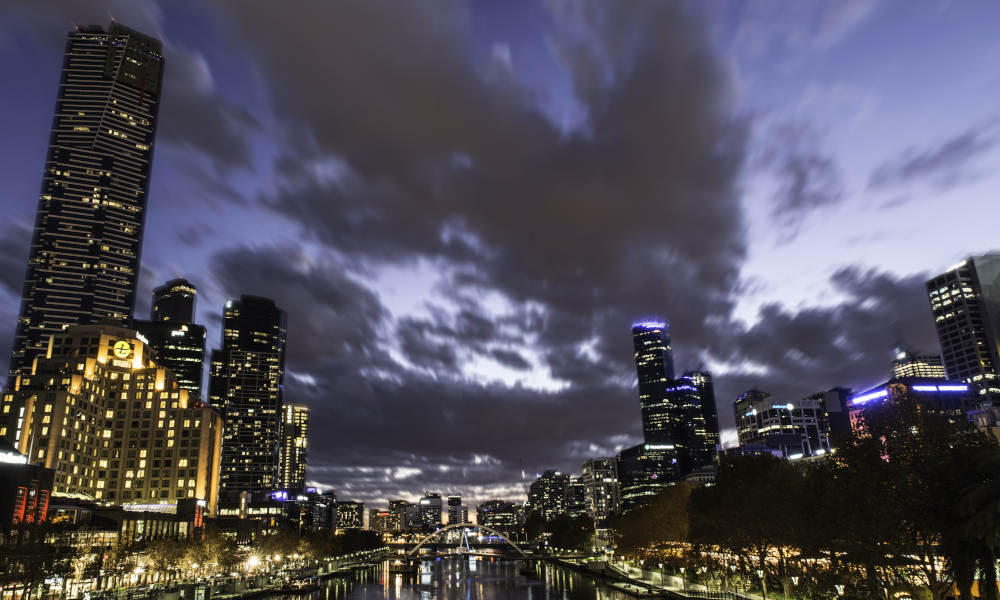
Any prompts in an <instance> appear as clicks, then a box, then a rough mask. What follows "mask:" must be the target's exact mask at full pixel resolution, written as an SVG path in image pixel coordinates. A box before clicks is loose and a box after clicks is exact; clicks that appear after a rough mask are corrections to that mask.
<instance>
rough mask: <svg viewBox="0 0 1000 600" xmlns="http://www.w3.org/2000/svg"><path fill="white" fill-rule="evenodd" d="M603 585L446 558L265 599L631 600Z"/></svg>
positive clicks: (518, 566)
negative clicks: (303, 593) (410, 569)
mask: <svg viewBox="0 0 1000 600" xmlns="http://www.w3.org/2000/svg"><path fill="white" fill-rule="evenodd" d="M632 598H633V596H629V595H627V594H624V593H622V592H619V591H617V590H614V589H611V588H609V587H608V586H607V585H605V584H604V583H602V582H597V581H594V580H593V579H592V578H591V577H589V576H587V575H583V574H581V573H578V572H576V571H571V570H568V569H564V568H561V567H558V566H554V565H551V564H547V563H537V564H533V563H526V562H521V561H511V560H499V559H491V558H483V557H480V558H464V557H456V558H447V559H439V560H433V561H431V560H428V561H423V562H422V563H420V566H419V570H418V571H417V572H415V573H413V574H404V573H394V572H390V570H389V563H388V562H385V563H382V564H381V565H380V566H378V567H371V568H369V569H363V570H358V571H355V572H354V574H353V575H352V576H350V577H334V578H331V579H327V580H325V581H324V582H323V585H322V587H321V588H320V590H319V591H318V592H315V593H313V594H311V595H309V596H280V595H275V596H271V597H270V598H268V599H267V600H359V599H364V600H379V599H391V600H459V599H461V600H514V599H517V600H557V599H559V600H631V599H632Z"/></svg>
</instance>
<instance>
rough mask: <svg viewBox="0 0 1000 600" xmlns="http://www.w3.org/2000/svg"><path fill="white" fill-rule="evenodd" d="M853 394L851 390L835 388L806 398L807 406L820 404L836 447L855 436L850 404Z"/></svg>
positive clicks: (831, 440) (832, 442)
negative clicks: (840, 442)
mask: <svg viewBox="0 0 1000 600" xmlns="http://www.w3.org/2000/svg"><path fill="white" fill-rule="evenodd" d="M852 394H853V392H852V391H851V388H846V387H835V388H831V389H829V390H827V391H825V392H817V393H815V394H812V395H811V396H807V397H806V398H804V401H805V403H806V404H811V403H819V406H821V407H822V408H823V412H824V415H825V417H826V423H827V426H828V427H829V437H830V443H831V444H833V445H834V446H836V442H837V440H840V441H844V440H848V439H850V437H851V436H852V435H853V429H852V428H851V411H850V402H849V401H850V398H851V395H852Z"/></svg>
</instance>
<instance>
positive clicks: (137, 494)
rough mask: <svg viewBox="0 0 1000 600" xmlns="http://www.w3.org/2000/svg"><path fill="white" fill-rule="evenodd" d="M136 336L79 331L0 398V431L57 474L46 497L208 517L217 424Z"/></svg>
mask: <svg viewBox="0 0 1000 600" xmlns="http://www.w3.org/2000/svg"><path fill="white" fill-rule="evenodd" d="M153 354H154V353H153V352H151V351H150V348H149V347H148V345H147V344H146V341H145V340H144V339H143V338H142V336H141V335H140V334H137V333H136V332H135V331H134V330H131V329H126V328H124V327H119V326H116V325H104V324H97V325H76V326H72V327H69V328H67V329H66V330H65V331H62V332H59V333H57V334H53V335H52V336H50V337H49V347H48V349H47V351H46V354H45V355H44V356H40V357H37V358H36V360H35V361H34V366H35V368H34V371H33V372H32V373H31V374H28V375H19V376H18V377H17V378H15V382H14V387H13V388H12V390H10V391H8V393H6V394H4V396H3V402H2V406H0V413H2V414H3V416H5V417H9V418H7V419H5V420H4V424H3V425H2V426H0V435H2V436H3V437H4V438H6V439H7V440H9V441H10V442H11V443H12V444H14V445H15V447H17V449H18V451H19V452H21V453H23V454H26V455H28V457H29V460H30V461H31V462H33V463H38V464H41V465H43V466H45V467H46V468H50V469H53V470H54V471H55V482H54V485H53V492H54V493H56V494H74V493H78V494H86V495H87V496H91V497H93V498H96V499H97V500H99V501H103V502H112V503H115V504H126V505H128V504H140V505H142V504H167V505H176V504H177V501H178V500H181V499H187V498H194V499H197V500H201V501H204V502H205V505H206V508H207V509H208V511H207V512H208V514H209V515H214V514H215V510H216V502H217V499H218V492H219V488H218V482H219V462H220V447H221V443H222V418H221V416H220V415H219V414H218V412H217V411H215V410H213V409H211V408H209V407H207V406H205V405H203V404H201V403H200V402H199V401H197V400H196V399H194V398H192V397H191V395H190V394H189V393H188V391H187V390H185V389H183V388H181V387H180V385H179V384H178V383H177V380H176V379H175V377H174V375H173V373H172V372H171V371H170V370H169V369H167V368H164V367H162V366H160V365H157V364H156V362H155V361H154V359H153V358H152V355H153Z"/></svg>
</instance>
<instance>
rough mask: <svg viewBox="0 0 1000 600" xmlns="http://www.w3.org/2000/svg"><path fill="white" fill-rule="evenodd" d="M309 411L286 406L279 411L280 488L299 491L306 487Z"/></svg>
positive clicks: (295, 405) (293, 405)
mask: <svg viewBox="0 0 1000 600" xmlns="http://www.w3.org/2000/svg"><path fill="white" fill-rule="evenodd" d="M308 432H309V409H308V408H306V407H305V406H299V405H297V404H286V405H285V406H284V407H283V408H282V410H281V468H280V470H281V481H280V484H281V487H282V488H284V489H286V490H300V489H303V488H305V486H306V454H307V449H308V445H309V437H308Z"/></svg>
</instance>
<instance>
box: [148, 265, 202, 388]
mask: <svg viewBox="0 0 1000 600" xmlns="http://www.w3.org/2000/svg"><path fill="white" fill-rule="evenodd" d="M197 296H198V290H197V288H195V286H194V285H193V284H192V283H191V282H189V281H187V280H186V279H173V280H171V281H168V282H167V283H165V284H163V285H161V286H160V287H158V288H156V289H155V290H153V303H152V309H151V311H150V320H149V321H143V320H139V319H136V320H135V321H133V327H135V329H136V331H138V332H139V333H141V334H142V335H143V336H145V338H146V339H147V340H149V345H150V346H151V347H152V348H153V349H154V350H156V361H157V363H158V364H160V365H162V366H164V367H167V368H168V369H170V370H171V371H173V372H174V376H176V377H177V382H178V383H179V384H180V385H181V387H182V388H184V389H186V390H188V391H189V392H191V393H192V394H194V395H196V396H197V397H198V398H201V397H202V393H201V380H202V374H203V373H204V372H205V339H206V332H205V328H204V327H202V326H201V325H198V324H196V323H195V322H194V316H195V299H196V298H197Z"/></svg>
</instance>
